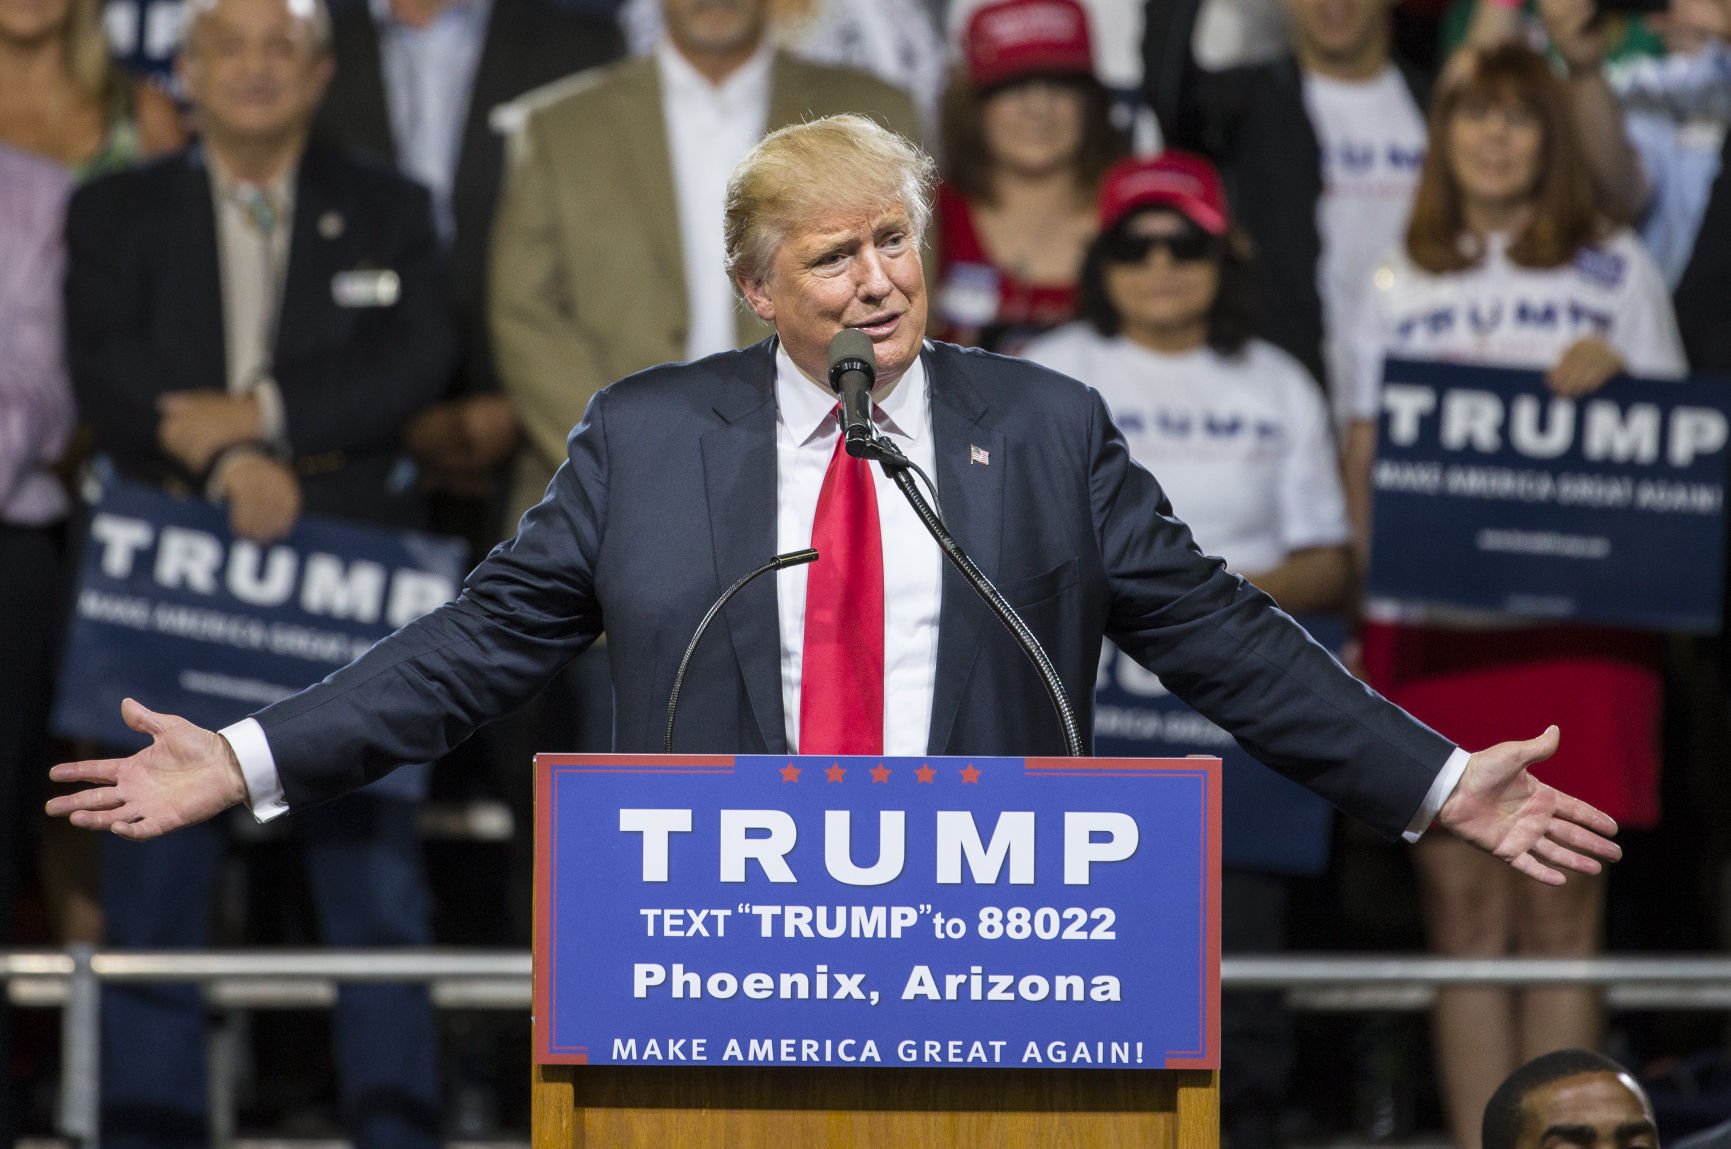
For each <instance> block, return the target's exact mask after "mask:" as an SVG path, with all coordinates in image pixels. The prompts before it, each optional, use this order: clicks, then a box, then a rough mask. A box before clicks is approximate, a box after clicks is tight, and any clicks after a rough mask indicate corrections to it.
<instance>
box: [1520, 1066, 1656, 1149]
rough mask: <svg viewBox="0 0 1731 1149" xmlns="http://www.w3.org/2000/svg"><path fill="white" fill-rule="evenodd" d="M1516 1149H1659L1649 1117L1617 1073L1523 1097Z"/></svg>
mask: <svg viewBox="0 0 1731 1149" xmlns="http://www.w3.org/2000/svg"><path fill="white" fill-rule="evenodd" d="M1521 1109H1522V1113H1523V1120H1522V1121H1521V1136H1520V1140H1519V1141H1518V1142H1516V1146H1517V1149H1658V1145H1659V1134H1658V1129H1657V1128H1656V1127H1655V1125H1654V1123H1653V1111H1652V1109H1651V1108H1650V1107H1649V1106H1648V1105H1647V1099H1646V1097H1645V1096H1643V1095H1642V1093H1641V1089H1640V1087H1639V1086H1638V1085H1636V1084H1635V1083H1634V1081H1632V1080H1630V1078H1629V1077H1628V1075H1626V1074H1622V1073H1609V1072H1604V1073H1583V1074H1579V1075H1577V1076H1575V1077H1565V1078H1563V1079H1562V1080H1560V1081H1552V1082H1550V1083H1548V1084H1546V1085H1541V1086H1540V1087H1539V1088H1537V1089H1535V1090H1533V1091H1532V1092H1531V1093H1528V1094H1527V1096H1526V1100H1525V1101H1524V1102H1523V1103H1522V1106H1521Z"/></svg>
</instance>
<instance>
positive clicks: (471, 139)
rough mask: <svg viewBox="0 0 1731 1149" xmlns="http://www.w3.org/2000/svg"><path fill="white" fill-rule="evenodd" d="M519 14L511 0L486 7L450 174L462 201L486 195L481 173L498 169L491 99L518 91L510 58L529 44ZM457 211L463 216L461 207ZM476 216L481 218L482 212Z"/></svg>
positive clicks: (500, 143) (499, 145)
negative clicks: (526, 42)
mask: <svg viewBox="0 0 1731 1149" xmlns="http://www.w3.org/2000/svg"><path fill="white" fill-rule="evenodd" d="M518 14H519V9H518V7H517V5H516V4H514V3H513V2H512V0H493V3H492V6H491V8H490V9H489V11H488V13H487V27H486V28H485V29H484V30H483V32H482V34H481V35H482V39H481V58H480V60H479V61H477V62H476V64H475V78H474V81H473V83H471V84H470V85H469V107H468V109H467V110H466V111H465V112H464V114H463V138H462V142H461V143H460V144H459V145H458V148H457V171H456V173H455V175H454V176H453V177H452V179H451V195H452V199H453V200H461V201H465V204H466V201H468V200H469V199H471V198H474V199H477V200H478V201H480V202H485V201H487V200H488V199H489V198H490V190H489V189H488V188H487V186H486V182H487V177H486V175H485V173H486V172H488V171H495V172H496V171H497V170H498V168H499V161H498V159H497V158H496V155H497V154H502V153H503V152H504V139H503V137H501V136H499V135H498V134H497V133H495V132H494V131H493V125H492V124H491V123H490V122H489V117H490V116H491V115H492V112H493V108H494V107H495V106H496V105H498V104H502V103H504V102H505V101H507V100H509V99H511V98H512V97H513V96H515V95H517V92H516V91H515V90H514V85H513V83H512V79H513V75H514V71H515V64H516V62H517V60H518V59H519V58H520V57H521V55H522V54H523V53H524V52H526V50H527V48H528V46H527V45H525V44H522V43H521V42H520V41H521V39H522V36H521V32H520V28H521V24H520V21H519V19H518ZM456 215H457V217H458V218H459V219H461V218H465V217H464V212H463V210H462V208H461V207H459V208H457V210H456ZM480 218H482V221H483V223H485V222H486V219H485V217H484V216H483V217H480Z"/></svg>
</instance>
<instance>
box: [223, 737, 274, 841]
mask: <svg viewBox="0 0 1731 1149" xmlns="http://www.w3.org/2000/svg"><path fill="white" fill-rule="evenodd" d="M217 733H218V734H221V735H222V736H223V737H224V738H225V739H227V740H228V744H229V746H230V747H231V748H232V749H233V750H234V756H235V758H237V759H239V761H240V773H241V777H243V778H244V779H245V780H246V798H247V806H248V807H250V808H251V810H252V816H253V817H254V818H257V819H258V820H259V821H260V822H268V821H270V820H271V819H272V818H278V817H281V816H282V815H284V814H286V813H288V812H289V807H288V801H287V800H286V799H285V798H284V797H283V792H282V778H281V777H280V776H278V774H277V772H276V756H275V755H274V754H272V753H271V752H270V740H269V739H267V738H266V737H265V736H264V727H262V726H260V725H259V724H258V720H257V719H256V718H243V719H241V720H240V721H239V722H236V723H235V724H234V725H233V726H225V727H223V728H222V729H221V730H219V731H217Z"/></svg>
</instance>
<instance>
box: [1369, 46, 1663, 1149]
mask: <svg viewBox="0 0 1731 1149" xmlns="http://www.w3.org/2000/svg"><path fill="white" fill-rule="evenodd" d="M1463 65H1464V66H1463V67H1461V69H1460V70H1459V71H1458V72H1457V73H1456V75H1455V76H1454V78H1453V80H1452V82H1451V83H1449V84H1448V85H1447V86H1446V87H1444V88H1443V89H1442V90H1441V91H1440V92H1439V93H1438V97H1437V99H1436V101H1435V104H1434V106H1433V107H1432V109H1431V116H1430V138H1431V142H1432V147H1431V151H1430V154H1429V156H1428V158H1427V159H1426V161H1425V165H1424V169H1423V172H1422V174H1421V176H1420V180H1419V191H1418V196H1417V199H1416V201H1415V203H1414V206H1413V213H1412V217H1411V221H1410V223H1409V225H1408V230H1407V238H1406V244H1405V246H1404V248H1403V249H1402V250H1400V251H1398V252H1396V253H1395V254H1394V255H1393V256H1392V257H1391V258H1390V260H1389V261H1388V262H1387V263H1386V264H1385V265H1384V266H1383V267H1382V268H1380V269H1379V270H1378V271H1377V272H1376V276H1375V281H1374V286H1373V288H1372V292H1371V305H1370V307H1368V308H1367V309H1366V315H1365V324H1364V328H1363V330H1362V331H1361V332H1360V333H1359V352H1358V355H1357V362H1358V364H1359V368H1360V373H1359V376H1358V378H1357V379H1356V380H1355V384H1356V385H1355V387H1354V389H1353V392H1352V394H1351V395H1350V396H1348V398H1347V404H1348V405H1347V412H1348V414H1349V415H1350V416H1351V417H1352V422H1351V423H1350V424H1349V428H1348V447H1347V454H1348V472H1349V477H1348V484H1349V493H1351V494H1352V495H1353V496H1354V498H1353V502H1354V510H1355V516H1354V518H1355V528H1356V533H1357V537H1358V539H1359V540H1360V545H1361V547H1362V546H1363V545H1364V540H1365V539H1367V538H1368V523H1367V520H1368V513H1367V509H1368V507H1369V503H1370V467H1371V461H1372V457H1373V455H1374V453H1375V436H1376V417H1377V413H1378V410H1379V407H1380V402H1379V399H1380V396H1379V392H1380V388H1381V374H1382V362H1383V359H1384V357H1385V356H1400V357H1404V358H1409V359H1438V360H1452V361H1456V362H1463V363H1477V364H1486V365H1494V366H1502V367H1525V368H1533V369H1539V370H1543V371H1545V372H1546V373H1547V376H1546V380H1547V383H1548V384H1549V387H1550V389H1551V391H1552V392H1554V393H1556V394H1558V395H1563V396H1581V395H1585V394H1588V393H1590V392H1592V391H1594V390H1597V389H1598V388H1599V387H1601V386H1603V385H1604V383H1605V382H1606V381H1607V380H1608V379H1609V378H1610V377H1611V376H1612V375H1614V374H1616V373H1618V372H1628V373H1630V374H1633V375H1640V376H1648V377H1661V378H1663V377H1676V376H1680V375H1682V374H1683V373H1684V371H1685V366H1684V361H1683V352H1682V348H1681V344H1680V341H1679V339H1678V336H1677V328H1676V322H1675V320H1674V318H1673V316H1672V313H1671V302H1670V295H1669V293H1668V292H1667V290H1666V287H1665V281H1664V278H1663V276H1662V275H1661V273H1660V272H1659V270H1658V267H1657V266H1656V265H1655V263H1654V262H1653V260H1652V258H1651V257H1650V256H1648V254H1647V252H1646V251H1645V250H1643V249H1642V247H1641V245H1640V242H1639V241H1638V240H1637V239H1636V238H1635V237H1634V235H1633V234H1632V233H1631V232H1630V231H1629V230H1628V229H1626V228H1622V227H1614V226H1612V225H1611V224H1610V223H1608V222H1607V221H1606V220H1605V219H1604V218H1603V216H1602V215H1601V214H1600V212H1599V210H1598V208H1597V206H1596V204H1595V197H1594V194H1593V183H1592V180H1591V177H1590V176H1589V175H1588V172H1587V166H1586V162H1585V160H1584V158H1583V155H1582V151H1581V145H1580V143H1579V142H1578V140H1577V138H1576V133H1575V128H1574V124H1573V120H1572V119H1571V115H1570V111H1569V105H1568V102H1567V96H1566V94H1565V93H1564V91H1563V90H1562V86H1561V82H1560V81H1559V80H1558V79H1557V78H1556V76H1555V75H1554V74H1553V73H1552V71H1551V69H1550V66H1549V65H1548V64H1547V63H1546V62H1545V61H1544V59H1543V58H1542V57H1540V56H1539V55H1537V54H1536V53H1534V52H1532V51H1531V50H1529V49H1527V48H1525V47H1522V46H1519V45H1505V46H1502V47H1498V48H1494V49H1491V50H1488V51H1486V52H1484V53H1482V54H1477V55H1473V56H1469V57H1466V58H1465V60H1464V62H1463ZM1444 316H1446V317H1448V318H1446V319H1439V317H1444ZM1367 615H1369V616H1370V618H1371V619H1372V620H1373V621H1370V622H1367V624H1366V626H1365V631H1364V660H1365V667H1366V670H1367V672H1368V673H1369V676H1370V679H1371V683H1372V685H1374V686H1376V687H1377V688H1378V689H1379V690H1381V691H1382V692H1383V693H1384V694H1386V695H1388V696H1389V697H1390V698H1391V699H1393V700H1394V701H1395V702H1397V703H1399V704H1400V705H1402V706H1404V707H1406V708H1407V709H1408V710H1410V711H1411V712H1412V713H1413V714H1415V715H1417V716H1418V717H1420V718H1422V719H1424V720H1425V721H1426V722H1428V723H1430V724H1431V725H1432V726H1435V727H1436V728H1437V729H1439V730H1446V731H1448V733H1449V737H1451V738H1457V739H1461V740H1462V741H1463V742H1465V743H1466V744H1468V745H1472V744H1474V742H1473V740H1474V739H1476V738H1484V737H1489V736H1491V735H1492V734H1493V733H1495V732H1503V733H1502V734H1501V735H1499V736H1503V737H1527V736H1530V735H1531V734H1533V733H1534V731H1533V730H1532V729H1531V725H1530V724H1531V722H1532V716H1533V715H1535V714H1538V715H1543V716H1544V719H1545V721H1548V722H1555V723H1556V724H1557V725H1559V726H1560V727H1561V728H1562V730H1563V732H1564V740H1563V743H1562V747H1561V749H1560V750H1559V751H1558V753H1557V755H1556V757H1555V758H1553V759H1552V760H1551V761H1550V762H1547V763H1546V764H1545V765H1544V766H1542V767H1540V768H1539V769H1538V770H1536V771H1535V775H1536V776H1537V777H1539V778H1541V779H1544V778H1546V777H1547V775H1549V777H1550V779H1551V780H1553V781H1554V780H1556V779H1558V778H1567V779H1568V783H1569V785H1570V787H1571V792H1572V793H1575V794H1578V795H1580V796H1581V797H1582V798H1583V799H1585V800H1586V801H1588V802H1591V803H1592V804H1593V805H1595V806H1597V807H1599V808H1600V809H1601V810H1604V811H1605V812H1606V813H1608V814H1610V815H1611V816H1612V817H1614V818H1616V819H1617V820H1618V822H1619V823H1620V824H1622V825H1623V826H1635V827H1648V826H1652V825H1654V824H1655V823H1656V822H1657V820H1658V772H1659V719H1660V702H1661V698H1660V676H1659V673H1658V671H1657V669H1656V668H1657V658H1658V641H1657V638H1656V637H1655V636H1650V635H1640V634H1634V633H1630V632H1623V631H1615V630H1608V629H1602V628H1589V627H1584V626H1536V625H1534V626H1529V625H1524V624H1523V623H1522V622H1521V621H1520V620H1515V619H1509V618H1506V617H1496V618H1490V617H1478V616H1474V617H1465V616H1461V615H1456V614H1449V615H1443V614H1439V613H1437V612H1425V613H1422V614H1419V615H1417V616H1409V615H1407V614H1400V615H1395V614H1394V613H1392V612H1390V611H1388V610H1386V609H1379V607H1378V604H1375V603H1372V604H1370V606H1369V607H1368V608H1367ZM1396 619H1398V620H1399V621H1398V622H1396V621H1394V620H1396ZM1377 620H1380V621H1377ZM1443 839H1444V835H1440V834H1427V835H1426V836H1425V837H1424V838H1423V839H1422V840H1421V841H1420V842H1419V843H1418V846H1417V850H1416V852H1415V855H1414V857H1415V860H1416V862H1417V864H1418V871H1419V877H1420V884H1421V888H1422V891H1423V894H1424V913H1425V919H1426V925H1427V930H1428V933H1429V938H1430V944H1431V948H1432V949H1433V950H1435V951H1437V952H1439V953H1442V954H1446V955H1451V956H1460V957H1468V956H1471V957H1492V956H1504V955H1511V954H1520V955H1529V956H1535V957H1536V956H1545V957H1582V956H1587V955H1589V954H1592V953H1594V952H1596V951H1597V950H1598V949H1599V948H1600V946H1601V944H1602V940H1601V934H1602V925H1603V917H1604V898H1605V883H1604V879H1603V877H1598V878H1585V877H1584V878H1583V880H1581V881H1578V882H1575V881H1572V882H1570V883H1569V884H1568V885H1567V886H1566V887H1550V886H1541V885H1539V884H1538V883H1536V882H1510V881H1506V880H1504V877H1503V875H1502V874H1501V873H1499V872H1497V867H1494V866H1490V867H1487V866H1483V865H1480V864H1479V859H1477V858H1474V857H1470V856H1468V855H1467V854H1466V853H1465V852H1463V851H1460V850H1457V849H1454V848H1453V844H1452V843H1450V842H1447V841H1444V840H1443ZM1432 1032H1433V1035H1434V1038H1435V1041H1436V1047H1437V1063H1438V1069H1439V1073H1440V1075H1441V1084H1442V1088H1443V1094H1444V1099H1445V1105H1446V1108H1447V1111H1448V1116H1449V1122H1450V1125H1451V1127H1452V1130H1453V1134H1454V1138H1455V1143H1456V1144H1457V1145H1460V1146H1464V1147H1466V1149H1474V1147H1476V1146H1477V1144H1478V1118H1479V1114H1480V1113H1482V1112H1483V1109H1484V1105H1485V1101H1486V1100H1487V1099H1488V1098H1489V1096H1490V1094H1491V1092H1492V1091H1493V1090H1494V1089H1495V1088H1496V1086H1497V1084H1498V1082H1500V1081H1501V1080H1502V1079H1503V1078H1504V1077H1506V1076H1507V1075H1508V1074H1509V1073H1510V1072H1511V1071H1513V1070H1514V1068H1515V1067H1516V1066H1517V1065H1520V1064H1521V1063H1523V1062H1525V1061H1527V1060H1529V1059H1530V1058H1532V1057H1535V1056H1537V1055H1538V1054H1541V1053H1544V1052H1546V1051H1547V1050H1551V1049H1557V1048H1562V1047H1567V1046H1586V1047H1595V1046H1596V1045H1597V1044H1598V1042H1599V1040H1600V1037H1601V1016H1600V1008H1599V1002H1598V997H1597V995H1596V994H1595V993H1594V992H1593V991H1591V990H1582V989H1571V988H1539V989H1526V990H1510V989H1501V988H1482V989H1481V988H1470V989H1468V988H1462V989H1450V990H1444V991H1443V992H1442V993H1440V994H1439V995H1438V998H1437V1008H1436V1014H1435V1019H1434V1024H1433V1027H1432Z"/></svg>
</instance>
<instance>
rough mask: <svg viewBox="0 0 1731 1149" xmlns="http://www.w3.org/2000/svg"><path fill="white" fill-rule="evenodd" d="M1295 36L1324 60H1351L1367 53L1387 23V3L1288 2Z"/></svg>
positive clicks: (1375, 0)
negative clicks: (1362, 53) (1361, 53)
mask: <svg viewBox="0 0 1731 1149" xmlns="http://www.w3.org/2000/svg"><path fill="white" fill-rule="evenodd" d="M1286 7H1287V10H1288V11H1289V12H1291V13H1292V23H1293V34H1294V35H1296V36H1297V37H1298V38H1299V40H1300V41H1301V42H1302V43H1303V44H1304V46H1305V47H1307V48H1309V49H1310V50H1311V51H1312V52H1314V53H1316V54H1317V55H1319V56H1321V57H1323V58H1336V59H1339V58H1350V57H1353V56H1356V55H1358V54H1359V53H1360V52H1363V51H1364V50H1366V49H1367V48H1368V47H1369V46H1370V45H1371V44H1372V43H1373V42H1374V41H1375V40H1376V38H1377V36H1379V35H1380V34H1381V31H1382V27H1383V24H1384V22H1385V21H1386V20H1387V19H1388V8H1389V4H1388V0H1286Z"/></svg>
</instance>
